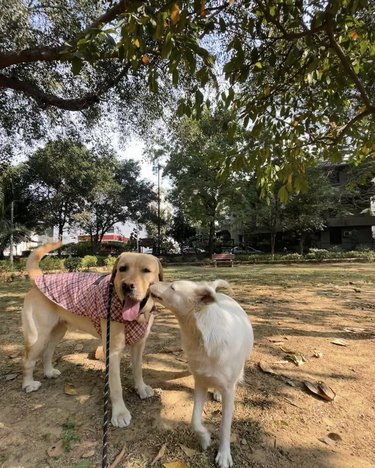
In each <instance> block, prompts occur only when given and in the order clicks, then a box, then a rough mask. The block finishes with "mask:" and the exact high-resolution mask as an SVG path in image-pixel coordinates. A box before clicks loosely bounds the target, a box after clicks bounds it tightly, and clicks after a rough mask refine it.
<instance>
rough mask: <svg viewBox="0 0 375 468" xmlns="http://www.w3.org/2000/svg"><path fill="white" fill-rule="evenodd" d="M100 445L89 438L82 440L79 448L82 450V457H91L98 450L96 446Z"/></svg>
mask: <svg viewBox="0 0 375 468" xmlns="http://www.w3.org/2000/svg"><path fill="white" fill-rule="evenodd" d="M97 445H98V443H97V442H95V441H90V440H87V441H85V442H82V443H81V444H80V447H79V450H80V458H90V457H93V456H94V455H95V452H96V450H95V449H96V446H97Z"/></svg>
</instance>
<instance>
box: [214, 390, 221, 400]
mask: <svg viewBox="0 0 375 468" xmlns="http://www.w3.org/2000/svg"><path fill="white" fill-rule="evenodd" d="M212 398H213V399H214V400H215V401H218V402H219V403H221V393H220V392H219V390H216V389H215V390H214V391H213V394H212Z"/></svg>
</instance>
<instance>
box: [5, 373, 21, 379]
mask: <svg viewBox="0 0 375 468" xmlns="http://www.w3.org/2000/svg"><path fill="white" fill-rule="evenodd" d="M17 377H18V374H8V375H6V376H5V380H14V379H16V378H17Z"/></svg>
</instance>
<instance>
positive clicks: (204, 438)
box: [196, 429, 211, 450]
mask: <svg viewBox="0 0 375 468" xmlns="http://www.w3.org/2000/svg"><path fill="white" fill-rule="evenodd" d="M196 434H197V437H198V439H199V443H200V445H201V447H202V449H203V450H206V449H207V448H208V447H209V446H210V445H211V435H210V433H209V432H208V430H207V429H204V430H202V431H197V433H196Z"/></svg>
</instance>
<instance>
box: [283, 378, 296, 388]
mask: <svg viewBox="0 0 375 468" xmlns="http://www.w3.org/2000/svg"><path fill="white" fill-rule="evenodd" d="M285 383H286V384H287V385H290V386H291V387H295V386H296V384H295V382H293V380H290V379H287V380H286V381H285Z"/></svg>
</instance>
